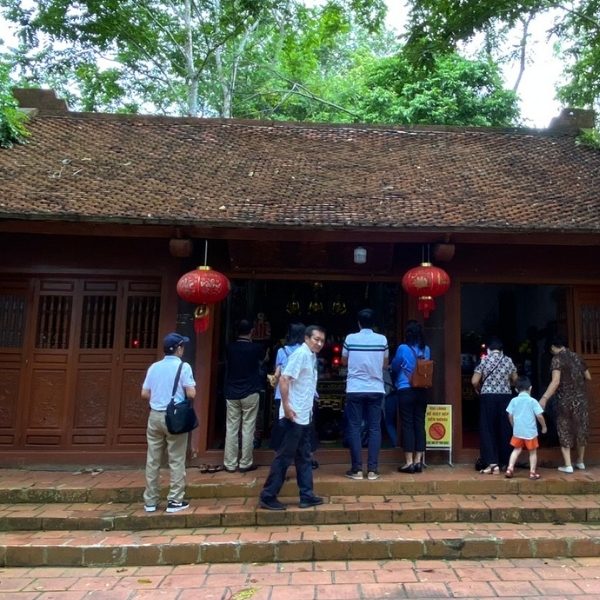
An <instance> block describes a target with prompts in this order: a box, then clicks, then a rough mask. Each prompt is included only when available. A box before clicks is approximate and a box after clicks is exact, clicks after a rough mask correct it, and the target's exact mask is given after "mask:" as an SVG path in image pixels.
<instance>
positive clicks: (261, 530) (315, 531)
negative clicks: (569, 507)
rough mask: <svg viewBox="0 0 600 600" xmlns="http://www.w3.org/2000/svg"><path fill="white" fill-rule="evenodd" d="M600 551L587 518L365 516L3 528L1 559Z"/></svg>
mask: <svg viewBox="0 0 600 600" xmlns="http://www.w3.org/2000/svg"><path fill="white" fill-rule="evenodd" d="M599 554H600V525H592V524H586V523H583V524H582V523H569V524H561V525H558V524H548V523H543V524H542V523H540V524H527V523H519V524H507V523H476V524H472V523H471V524H469V523H453V524H446V523H443V524H442V523H436V524H434V523H421V524H414V523H412V524H408V523H368V524H367V523H361V524H352V525H332V524H329V525H303V526H289V527H287V526H271V527H247V528H241V527H230V528H227V527H214V528H205V529H189V530H182V529H165V530H161V531H159V532H157V531H141V532H131V531H108V532H106V531H95V532H90V531H61V532H13V533H4V534H1V535H0V566H2V567H31V566H38V567H39V566H68V567H75V566H114V567H120V566H144V565H152V566H156V565H180V564H198V563H217V562H218V563H224V562H239V563H246V562H251V563H257V562H259V563H260V562H265V563H268V562H290V561H311V560H382V559H403V558H409V559H413V560H414V559H448V560H454V559H477V560H482V559H488V558H557V557H564V558H575V557H584V556H586V557H589V556H598V555H599Z"/></svg>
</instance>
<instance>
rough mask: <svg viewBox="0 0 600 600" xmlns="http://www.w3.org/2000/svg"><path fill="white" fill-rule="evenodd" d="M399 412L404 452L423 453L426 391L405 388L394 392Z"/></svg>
mask: <svg viewBox="0 0 600 600" xmlns="http://www.w3.org/2000/svg"><path fill="white" fill-rule="evenodd" d="M396 394H397V398H398V408H399V410H400V432H401V444H402V449H403V450H404V452H425V413H426V412H427V390H426V389H423V388H406V389H402V390H398V391H397V392H396Z"/></svg>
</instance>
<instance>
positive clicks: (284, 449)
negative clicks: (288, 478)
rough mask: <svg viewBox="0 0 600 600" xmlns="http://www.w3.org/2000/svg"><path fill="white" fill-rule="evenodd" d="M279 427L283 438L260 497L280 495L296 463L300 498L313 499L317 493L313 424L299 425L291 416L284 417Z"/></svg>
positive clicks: (269, 498) (263, 498)
mask: <svg viewBox="0 0 600 600" xmlns="http://www.w3.org/2000/svg"><path fill="white" fill-rule="evenodd" d="M278 427H279V428H280V429H281V442H280V444H279V448H277V453H276V454H275V458H274V459H273V462H272V463H271V470H270V471H269V475H268V477H267V480H266V481H265V485H264V487H263V489H262V492H261V493H260V497H261V499H262V500H267V501H268V500H274V499H276V498H277V495H278V494H279V492H280V491H281V488H282V486H283V484H284V483H285V474H286V473H287V470H288V467H289V466H290V465H291V464H292V463H294V464H295V465H296V481H297V483H298V490H299V492H300V502H302V501H305V500H310V499H312V498H314V497H315V493H314V491H313V473H312V471H313V470H312V464H311V451H310V441H311V437H312V429H313V426H312V424H309V425H298V423H294V421H290V420H289V419H280V421H279V424H278Z"/></svg>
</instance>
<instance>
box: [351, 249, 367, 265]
mask: <svg viewBox="0 0 600 600" xmlns="http://www.w3.org/2000/svg"><path fill="white" fill-rule="evenodd" d="M366 262H367V249H366V248H363V247H362V246H357V247H356V248H354V263H355V264H357V265H364V264H365V263H366Z"/></svg>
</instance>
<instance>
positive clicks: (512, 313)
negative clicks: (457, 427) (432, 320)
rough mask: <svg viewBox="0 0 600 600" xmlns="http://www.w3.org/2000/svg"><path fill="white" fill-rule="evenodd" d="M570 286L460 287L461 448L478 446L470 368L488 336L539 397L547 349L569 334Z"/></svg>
mask: <svg viewBox="0 0 600 600" xmlns="http://www.w3.org/2000/svg"><path fill="white" fill-rule="evenodd" d="M567 298H568V288H567V287H565V286H554V285H516V284H515V285H513V284H479V283H468V284H463V285H462V288H461V381H462V439H463V448H478V447H479V398H478V396H477V394H476V393H475V392H474V390H473V387H472V386H471V376H472V375H473V369H474V368H475V366H476V364H477V363H478V362H479V360H480V358H481V355H482V353H483V352H485V351H486V343H487V341H488V340H489V338H490V337H492V336H496V337H499V338H500V339H501V340H502V342H503V344H504V353H505V354H506V355H507V356H510V357H511V358H512V360H513V362H514V363H515V365H516V367H517V370H518V372H519V374H520V375H527V376H528V377H529V378H530V379H531V382H532V385H533V391H532V394H533V396H534V397H535V398H539V397H540V396H541V394H542V393H543V392H544V390H545V389H546V386H547V385H548V382H549V381H550V360H551V356H550V352H549V345H550V340H551V338H552V336H553V335H554V334H556V333H562V334H565V335H566V334H567V333H568V316H567V315H568V308H567V307H568V302H567Z"/></svg>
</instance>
